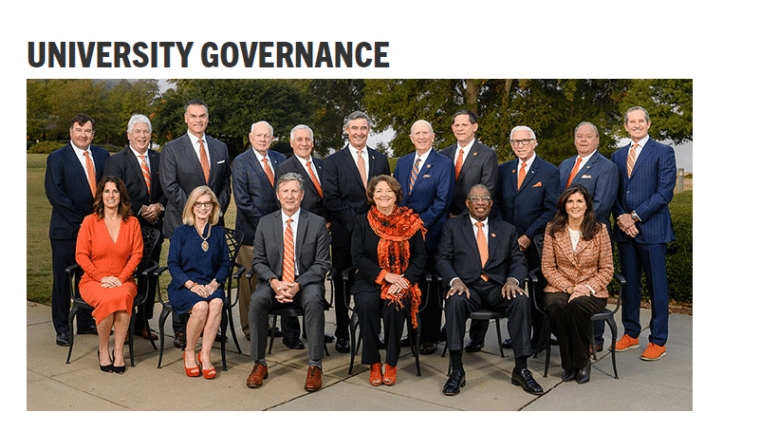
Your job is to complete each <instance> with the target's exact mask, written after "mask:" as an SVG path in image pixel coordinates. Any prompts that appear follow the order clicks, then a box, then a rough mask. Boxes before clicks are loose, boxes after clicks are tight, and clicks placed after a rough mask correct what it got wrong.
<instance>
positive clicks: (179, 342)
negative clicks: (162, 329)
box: [174, 333, 185, 349]
mask: <svg viewBox="0 0 760 432" xmlns="http://www.w3.org/2000/svg"><path fill="white" fill-rule="evenodd" d="M184 345H185V334H184V333H177V334H175V335H174V347H175V348H180V349H182V347H183V346H184Z"/></svg>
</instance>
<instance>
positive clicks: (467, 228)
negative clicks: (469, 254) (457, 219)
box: [461, 215, 490, 257]
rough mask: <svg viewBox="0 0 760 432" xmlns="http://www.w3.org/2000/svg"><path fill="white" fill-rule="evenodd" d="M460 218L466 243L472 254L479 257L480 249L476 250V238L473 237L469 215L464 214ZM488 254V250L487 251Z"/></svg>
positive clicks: (473, 231)
mask: <svg viewBox="0 0 760 432" xmlns="http://www.w3.org/2000/svg"><path fill="white" fill-rule="evenodd" d="M461 218H462V235H463V237H464V238H465V240H466V241H467V243H468V244H469V245H470V248H471V249H472V251H473V254H474V255H473V256H477V257H480V251H479V250H478V240H477V239H476V238H475V230H474V228H473V227H472V223H471V222H470V216H469V215H464V216H461ZM489 254H490V252H489Z"/></svg>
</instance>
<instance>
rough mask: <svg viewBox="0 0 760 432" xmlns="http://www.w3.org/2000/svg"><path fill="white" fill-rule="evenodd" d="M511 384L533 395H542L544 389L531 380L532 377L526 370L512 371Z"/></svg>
mask: <svg viewBox="0 0 760 432" xmlns="http://www.w3.org/2000/svg"><path fill="white" fill-rule="evenodd" d="M512 384H514V385H519V386H521V387H522V388H523V390H525V391H526V392H528V393H530V394H533V395H542V394H544V389H542V388H541V386H540V385H538V383H537V382H536V380H534V379H533V375H532V374H531V373H530V371H529V370H528V369H527V368H522V369H519V370H518V369H515V370H513V371H512Z"/></svg>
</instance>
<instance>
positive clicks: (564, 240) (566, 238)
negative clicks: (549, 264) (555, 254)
mask: <svg viewBox="0 0 760 432" xmlns="http://www.w3.org/2000/svg"><path fill="white" fill-rule="evenodd" d="M554 236H555V238H556V240H557V244H558V245H559V249H560V251H562V254H563V255H565V257H566V258H567V259H568V260H570V262H572V263H573V264H575V253H574V252H573V244H572V243H571V242H570V233H569V231H568V230H567V227H565V229H563V230H562V231H560V232H558V233H557V234H555V235H554Z"/></svg>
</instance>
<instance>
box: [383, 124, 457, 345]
mask: <svg viewBox="0 0 760 432" xmlns="http://www.w3.org/2000/svg"><path fill="white" fill-rule="evenodd" d="M409 138H410V139H411V140H412V143H413V144H414V147H415V151H414V152H413V153H410V154H408V155H406V156H403V157H401V158H399V160H398V162H397V163H396V169H395V170H394V172H393V177H394V178H395V179H396V180H398V182H399V183H400V184H401V189H402V192H403V194H404V198H403V200H402V201H401V204H400V206H401V207H408V208H410V209H412V210H414V211H415V213H417V214H419V215H420V218H421V219H422V222H423V223H424V226H425V228H426V229H427V234H426V235H425V249H426V250H427V255H428V258H427V262H426V263H425V269H426V270H427V271H429V272H431V273H432V272H434V271H435V259H434V257H435V253H436V251H437V249H438V236H439V234H440V232H441V227H442V226H443V223H444V222H446V219H447V218H448V211H449V205H451V199H452V198H453V196H454V163H453V162H452V161H451V160H450V159H449V158H447V157H446V156H443V155H442V154H440V153H438V152H436V151H435V150H434V149H433V141H434V140H435V132H433V126H432V125H431V124H430V123H429V122H428V121H426V120H417V121H416V122H414V124H412V129H411V134H410V135H409ZM433 289H434V288H433V287H428V289H427V290H423V293H427V295H428V296H432V298H431V299H428V300H427V302H426V301H425V300H424V299H423V300H422V302H423V304H426V305H427V306H426V307H425V309H424V310H423V311H422V312H421V313H420V320H421V322H422V337H421V341H420V342H421V344H422V346H421V347H420V353H421V354H432V353H434V352H435V350H436V344H437V342H438V333H439V329H440V328H441V313H442V311H441V305H440V304H439V303H438V300H437V295H436V293H435V291H432V290H433Z"/></svg>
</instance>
